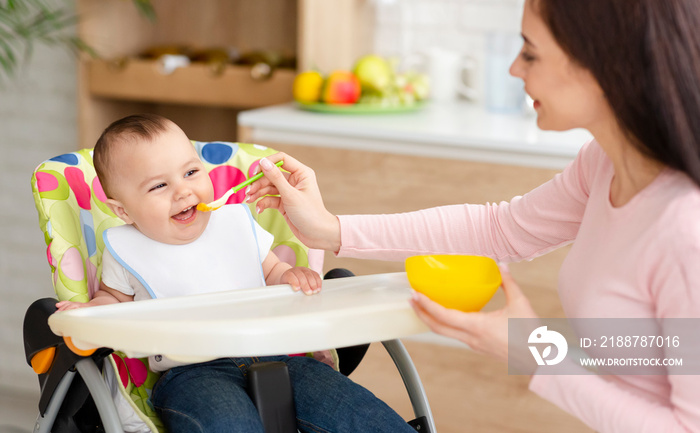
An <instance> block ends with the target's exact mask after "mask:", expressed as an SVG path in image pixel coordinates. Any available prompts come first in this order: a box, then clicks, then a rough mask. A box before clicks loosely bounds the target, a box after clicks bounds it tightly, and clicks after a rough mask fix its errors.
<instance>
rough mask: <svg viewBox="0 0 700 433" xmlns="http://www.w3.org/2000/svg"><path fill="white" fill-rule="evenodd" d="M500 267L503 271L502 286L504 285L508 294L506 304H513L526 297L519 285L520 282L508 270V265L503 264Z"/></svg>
mask: <svg viewBox="0 0 700 433" xmlns="http://www.w3.org/2000/svg"><path fill="white" fill-rule="evenodd" d="M498 268H499V269H500V271H501V280H502V282H501V287H503V293H504V294H505V295H506V304H511V303H513V302H514V301H516V300H519V299H520V298H523V297H525V295H523V292H522V290H520V286H518V283H516V282H515V279H513V276H512V275H511V273H510V270H508V266H506V265H505V264H501V265H499V266H498Z"/></svg>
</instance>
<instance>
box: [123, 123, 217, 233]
mask: <svg viewBox="0 0 700 433" xmlns="http://www.w3.org/2000/svg"><path fill="white" fill-rule="evenodd" d="M110 166H111V169H112V171H113V173H111V174H110V189H111V191H112V194H113V196H114V200H113V202H114V203H112V205H111V206H112V209H113V210H115V213H116V214H117V216H119V217H120V218H122V219H123V220H124V221H125V222H126V223H128V224H133V225H134V226H135V227H136V228H137V229H138V230H139V231H140V232H141V233H143V234H144V235H146V236H148V237H149V238H151V239H154V240H156V241H159V242H162V243H166V244H176V245H177V244H186V243H189V242H192V241H194V240H196V239H197V238H198V237H199V236H200V235H201V234H202V232H204V229H205V228H206V226H207V223H208V222H209V215H210V214H209V213H208V212H199V211H198V210H197V204H198V203H200V202H204V203H208V202H210V201H212V200H213V199H214V188H213V186H212V183H211V179H210V178H209V175H208V173H207V171H206V170H205V168H204V164H202V161H201V160H200V159H199V157H198V156H197V152H196V151H195V149H194V146H192V144H191V143H190V141H189V139H188V138H187V136H186V135H185V133H184V132H182V130H180V129H179V128H177V127H176V126H175V125H172V126H171V127H170V128H169V129H168V131H166V132H165V133H162V134H161V135H159V136H158V137H156V138H155V140H153V142H140V143H134V144H125V145H122V146H120V148H119V149H118V150H116V151H115V152H114V155H112V162H111V163H110ZM115 203H116V204H115ZM115 206H116V208H115ZM120 212H122V214H120Z"/></svg>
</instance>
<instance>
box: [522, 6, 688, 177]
mask: <svg viewBox="0 0 700 433" xmlns="http://www.w3.org/2000/svg"><path fill="white" fill-rule="evenodd" d="M533 5H534V8H535V9H534V10H535V11H536V12H537V13H538V14H539V15H540V16H541V17H542V18H543V20H544V22H545V24H546V25H547V26H548V27H549V29H550V31H551V32H552V34H553V36H554V38H555V39H556V40H557V42H558V43H559V45H560V46H561V47H562V49H563V50H564V51H565V52H566V53H567V54H568V55H569V57H570V58H572V59H573V61H575V62H577V63H579V64H580V65H581V66H583V67H584V68H586V69H588V70H590V71H591V73H592V74H593V76H594V77H595V78H596V80H597V81H598V83H599V85H600V86H601V88H602V90H603V92H604V93H605V95H606V97H607V100H608V103H609V104H610V106H611V108H612V110H613V112H614V113H615V115H616V117H617V120H618V122H619V124H620V126H621V127H622V129H623V130H624V131H626V133H627V134H628V136H629V138H630V139H631V141H632V142H633V143H634V145H635V146H637V148H638V149H639V150H640V151H641V152H643V153H644V154H645V155H647V156H650V157H652V158H654V159H656V160H657V161H660V162H662V163H664V164H665V165H667V166H669V167H672V168H674V169H677V170H680V171H683V172H685V173H686V174H687V175H688V176H689V177H690V178H691V179H692V180H693V181H694V182H695V183H696V184H697V185H699V186H700V3H699V2H698V0H574V1H561V0H533Z"/></svg>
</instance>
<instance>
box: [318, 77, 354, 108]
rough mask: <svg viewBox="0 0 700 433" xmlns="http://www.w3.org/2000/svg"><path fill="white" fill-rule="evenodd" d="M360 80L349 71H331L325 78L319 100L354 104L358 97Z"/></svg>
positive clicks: (329, 102) (330, 102) (327, 102)
mask: <svg viewBox="0 0 700 433" xmlns="http://www.w3.org/2000/svg"><path fill="white" fill-rule="evenodd" d="M361 92H362V87H361V86H360V80H358V78H357V77H356V76H355V74H353V73H352V72H350V71H342V70H339V71H333V72H331V73H330V74H329V75H328V78H326V82H325V84H324V86H323V90H322V92H321V100H322V101H323V102H325V103H326V104H354V103H356V102H357V101H358V99H360V93H361Z"/></svg>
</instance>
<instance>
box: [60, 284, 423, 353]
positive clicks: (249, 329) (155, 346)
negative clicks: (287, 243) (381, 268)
mask: <svg viewBox="0 0 700 433" xmlns="http://www.w3.org/2000/svg"><path fill="white" fill-rule="evenodd" d="M410 293H411V289H410V285H409V283H408V280H407V279H406V274H405V273H395V274H378V275H367V276H359V277H350V278H340V279H333V280H326V281H324V282H323V290H322V291H321V293H318V294H316V295H312V296H307V295H304V294H302V293H301V292H293V291H292V290H291V288H290V287H289V286H288V285H280V286H270V287H262V288H256V289H249V290H238V291H230V292H220V293H210V294H204V295H196V296H187V297H179V298H170V299H154V300H147V301H139V302H126V303H122V304H116V305H107V306H100V307H91V308H81V309H77V310H70V311H66V312H61V313H57V314H54V315H52V316H51V317H50V318H49V326H50V327H51V330H52V331H53V332H54V333H55V334H57V335H61V336H70V337H71V339H72V340H73V344H75V345H76V346H77V347H78V348H80V349H91V348H95V347H110V348H112V349H115V350H121V351H123V352H125V353H126V354H127V355H128V356H131V357H142V356H147V355H156V354H161V355H166V356H168V357H170V358H171V359H173V360H177V361H183V362H197V361H201V360H206V359H213V358H220V357H227V356H265V355H276V354H287V353H303V352H311V351H316V350H324V349H329V348H333V347H345V346H352V345H356V344H362V343H369V342H374V341H385V340H392V339H396V338H402V337H406V336H409V335H414V334H419V333H423V332H427V331H428V330H429V329H428V327H427V326H426V325H425V324H424V323H423V322H421V321H420V319H418V317H417V316H416V315H415V313H414V312H413V309H412V308H411V306H410V305H409V303H408V299H409V297H410Z"/></svg>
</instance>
